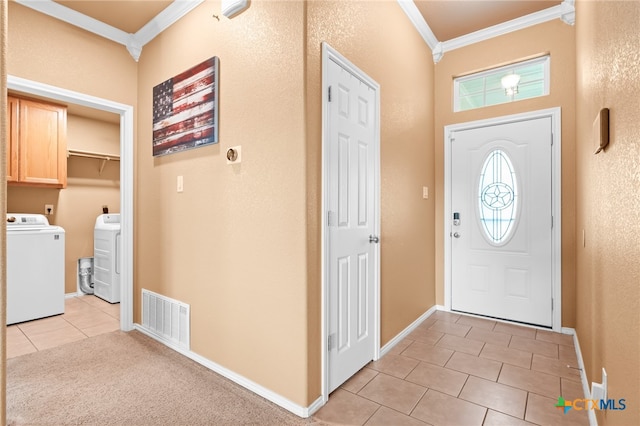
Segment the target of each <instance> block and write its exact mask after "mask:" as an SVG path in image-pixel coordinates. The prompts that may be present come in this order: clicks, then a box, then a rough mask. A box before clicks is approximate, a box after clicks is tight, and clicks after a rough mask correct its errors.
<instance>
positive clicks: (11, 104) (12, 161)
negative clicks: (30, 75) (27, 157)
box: [7, 96, 18, 182]
mask: <svg viewBox="0 0 640 426" xmlns="http://www.w3.org/2000/svg"><path fill="white" fill-rule="evenodd" d="M17 181H18V100H17V99H16V98H12V97H11V96H8V97H7V182H17Z"/></svg>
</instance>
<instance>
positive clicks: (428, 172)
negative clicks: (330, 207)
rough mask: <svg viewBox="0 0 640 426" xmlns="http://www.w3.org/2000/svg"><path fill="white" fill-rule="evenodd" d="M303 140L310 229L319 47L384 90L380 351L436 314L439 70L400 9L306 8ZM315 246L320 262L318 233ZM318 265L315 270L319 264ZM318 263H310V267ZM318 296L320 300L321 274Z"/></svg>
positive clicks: (316, 168)
mask: <svg viewBox="0 0 640 426" xmlns="http://www.w3.org/2000/svg"><path fill="white" fill-rule="evenodd" d="M308 9H309V13H308V24H307V27H308V32H307V58H308V62H307V81H308V86H307V99H308V103H307V104H308V106H309V107H308V111H307V117H308V118H307V125H308V127H307V134H308V144H307V146H308V151H307V161H308V166H307V167H308V169H307V172H308V179H309V183H310V185H312V186H311V187H310V189H311V191H312V192H310V193H309V199H308V200H309V201H308V202H309V207H310V210H309V211H310V219H309V220H310V223H317V222H318V220H319V218H318V216H317V214H318V213H319V212H320V187H321V182H320V179H321V175H320V173H321V125H322V124H321V117H322V114H321V89H320V87H321V42H323V41H326V42H328V43H329V44H330V45H331V46H332V47H333V48H335V49H336V50H338V51H339V52H340V53H341V54H343V55H344V56H346V57H347V58H348V59H349V60H350V61H351V62H353V63H354V64H355V65H356V66H358V67H359V68H360V69H362V70H363V71H364V72H365V73H367V74H368V75H369V76H370V77H371V78H373V79H374V80H376V81H377V82H378V83H379V84H380V87H381V88H380V98H381V101H380V102H381V106H380V121H381V129H380V131H381V133H380V168H381V171H380V173H381V189H380V191H381V203H380V208H381V235H380V241H381V242H380V252H381V279H380V286H381V290H380V292H381V316H382V317H381V342H382V344H383V345H384V344H385V343H386V342H388V341H389V340H390V339H391V338H393V337H395V336H396V335H397V334H398V333H399V332H401V331H402V330H403V329H404V328H405V327H407V326H408V325H409V324H411V323H412V322H413V321H414V320H415V319H417V318H418V317H419V316H420V315H421V314H423V313H424V312H425V311H426V310H427V309H429V308H430V307H432V306H433V305H434V268H435V266H434V229H433V223H434V198H433V197H431V198H430V199H428V200H425V199H423V198H422V187H423V186H428V187H430V189H431V190H432V193H433V188H434V174H433V170H434V158H433V61H432V59H431V52H430V50H429V48H428V46H427V45H426V44H425V42H424V40H422V38H421V37H420V36H419V34H418V32H417V31H416V30H415V28H413V26H412V25H411V24H410V23H409V21H408V19H407V17H406V15H405V14H404V12H403V11H402V10H401V9H400V7H399V6H398V4H397V3H396V2H338V1H317V2H316V1H314V2H309V3H308ZM310 230H312V231H313V232H311V233H310V237H309V242H310V244H314V242H315V248H314V250H313V251H312V252H313V253H319V243H318V241H319V238H320V234H319V226H318V227H310ZM319 258H320V257H319V256H318V255H316V256H315V261H316V262H317V261H319ZM312 262H313V260H310V264H312ZM314 267H315V269H314V270H315V271H317V272H316V274H315V276H314V277H312V280H311V285H312V288H313V290H312V293H311V294H315V295H317V297H318V298H319V294H320V293H319V277H320V273H319V265H318V264H317V263H316V264H315V265H314Z"/></svg>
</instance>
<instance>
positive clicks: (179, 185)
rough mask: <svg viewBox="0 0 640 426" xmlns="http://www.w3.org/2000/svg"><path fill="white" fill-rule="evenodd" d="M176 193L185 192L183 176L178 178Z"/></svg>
mask: <svg viewBox="0 0 640 426" xmlns="http://www.w3.org/2000/svg"><path fill="white" fill-rule="evenodd" d="M176 191H177V192H182V191H184V180H183V178H182V176H178V179H176Z"/></svg>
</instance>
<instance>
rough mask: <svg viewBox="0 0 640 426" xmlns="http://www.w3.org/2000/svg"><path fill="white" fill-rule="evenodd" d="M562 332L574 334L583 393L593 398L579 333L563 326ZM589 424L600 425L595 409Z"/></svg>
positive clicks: (591, 411)
mask: <svg viewBox="0 0 640 426" xmlns="http://www.w3.org/2000/svg"><path fill="white" fill-rule="evenodd" d="M562 334H569V335H571V336H573V346H574V347H575V348H576V358H577V359H578V368H579V369H580V381H581V382H582V393H583V394H584V398H585V399H591V391H590V390H589V381H588V380H587V372H586V370H585V369H584V360H583V359H582V350H581V349H580V342H579V341H578V333H576V330H575V329H574V328H570V327H562ZM588 413H589V424H590V425H591V426H598V419H597V418H596V412H595V410H589V411H588Z"/></svg>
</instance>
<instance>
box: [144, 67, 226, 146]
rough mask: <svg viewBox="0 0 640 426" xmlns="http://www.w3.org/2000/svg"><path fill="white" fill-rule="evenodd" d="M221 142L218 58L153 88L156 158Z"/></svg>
mask: <svg viewBox="0 0 640 426" xmlns="http://www.w3.org/2000/svg"><path fill="white" fill-rule="evenodd" d="M217 142H218V57H217V56H214V57H212V58H210V59H207V60H206V61H204V62H202V63H200V64H198V65H196V66H194V67H192V68H190V69H188V70H187V71H185V72H183V73H181V74H178V75H176V76H175V77H173V78H170V79H168V80H166V81H164V82H162V83H160V84H158V85H157V86H155V87H154V88H153V155H154V156H159V155H165V154H172V153H174V152H179V151H184V150H187V149H191V148H197V147H199V146H204V145H209V144H213V143H217Z"/></svg>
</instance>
